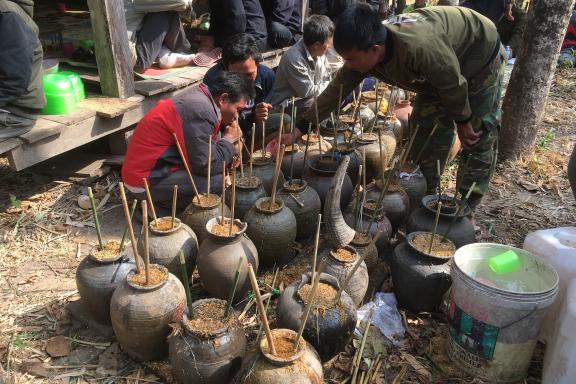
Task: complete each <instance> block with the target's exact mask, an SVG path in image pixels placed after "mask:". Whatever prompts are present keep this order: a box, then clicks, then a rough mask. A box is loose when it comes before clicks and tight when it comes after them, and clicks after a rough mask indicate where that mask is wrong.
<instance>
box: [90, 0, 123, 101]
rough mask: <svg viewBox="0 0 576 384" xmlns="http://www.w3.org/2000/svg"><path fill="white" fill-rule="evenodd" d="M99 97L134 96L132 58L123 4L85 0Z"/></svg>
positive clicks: (117, 1) (109, 0) (111, 1)
mask: <svg viewBox="0 0 576 384" xmlns="http://www.w3.org/2000/svg"><path fill="white" fill-rule="evenodd" d="M88 8H90V20H91V22H92V32H93V34H94V53H95V54H96V62H97V63H98V74H99V75H100V86H101V88H102V94H103V95H105V96H113V97H119V98H123V99H125V98H128V97H130V96H132V95H134V75H133V72H132V55H131V53H130V47H129V45H128V34H127V32H126V18H125V16H124V2H123V1H122V0H88Z"/></svg>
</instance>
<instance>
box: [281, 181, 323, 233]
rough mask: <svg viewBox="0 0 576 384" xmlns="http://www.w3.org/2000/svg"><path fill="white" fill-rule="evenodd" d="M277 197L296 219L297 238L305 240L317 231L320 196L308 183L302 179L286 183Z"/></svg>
mask: <svg viewBox="0 0 576 384" xmlns="http://www.w3.org/2000/svg"><path fill="white" fill-rule="evenodd" d="M277 197H278V198H279V199H282V201H283V202H284V205H286V207H288V208H290V210H291V211H292V213H294V216H295V217H296V238H297V239H305V238H307V237H310V236H312V235H313V234H314V233H315V231H316V222H317V220H318V214H319V213H320V207H321V206H322V204H321V202H320V196H318V192H316V191H315V190H314V189H313V188H310V187H309V186H308V183H307V182H305V181H304V180H301V179H294V180H292V181H286V182H285V183H284V186H283V187H282V189H280V190H279V191H278V194H277Z"/></svg>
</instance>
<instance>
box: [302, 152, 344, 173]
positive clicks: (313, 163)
mask: <svg viewBox="0 0 576 384" xmlns="http://www.w3.org/2000/svg"><path fill="white" fill-rule="evenodd" d="M328 157H330V158H332V155H322V157H320V155H314V156H311V157H310V160H309V161H308V168H310V169H311V170H313V171H314V172H316V173H318V174H321V175H329V176H332V175H334V174H335V173H336V169H337V167H336V168H335V169H334V170H333V171H332V170H326V169H322V168H319V165H320V160H321V158H328ZM336 162H337V163H338V161H336Z"/></svg>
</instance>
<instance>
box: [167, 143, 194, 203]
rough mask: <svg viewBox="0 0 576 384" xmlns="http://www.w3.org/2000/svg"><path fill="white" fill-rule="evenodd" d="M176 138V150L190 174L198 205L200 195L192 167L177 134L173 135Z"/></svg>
mask: <svg viewBox="0 0 576 384" xmlns="http://www.w3.org/2000/svg"><path fill="white" fill-rule="evenodd" d="M172 136H174V141H175V142H176V148H177V149H178V153H179V154H180V160H182V164H184V168H185V169H186V173H187V174H188V178H189V179H190V184H192V189H194V194H195V195H196V199H197V200H198V203H200V194H199V193H198V188H196V183H195V182H194V179H193V178H192V172H191V171H190V167H189V166H188V160H187V159H186V157H185V156H184V152H183V151H182V147H181V146H180V142H179V141H178V136H176V133H175V132H174V133H172Z"/></svg>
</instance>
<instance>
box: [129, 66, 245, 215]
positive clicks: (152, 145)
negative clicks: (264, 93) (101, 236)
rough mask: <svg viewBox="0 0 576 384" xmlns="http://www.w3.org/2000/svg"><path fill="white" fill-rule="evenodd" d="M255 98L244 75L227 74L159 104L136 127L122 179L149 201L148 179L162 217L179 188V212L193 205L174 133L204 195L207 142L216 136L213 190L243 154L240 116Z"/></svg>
mask: <svg viewBox="0 0 576 384" xmlns="http://www.w3.org/2000/svg"><path fill="white" fill-rule="evenodd" d="M253 97H254V86H253V85H252V82H251V81H250V80H249V79H248V78H247V77H246V76H244V75H241V74H238V73H233V72H222V73H220V74H219V75H218V76H215V77H214V78H212V79H211V80H210V81H206V82H205V83H203V84H200V85H198V86H196V87H193V88H190V89H189V90H188V91H186V92H184V93H181V94H180V95H178V96H176V97H174V98H172V99H168V100H162V101H160V102H158V104H157V105H156V106H155V107H154V108H153V109H152V110H151V111H150V112H148V113H147V114H146V116H144V118H143V119H142V120H140V123H138V125H137V126H136V129H135V130H134V134H133V135H132V138H131V139H130V143H129V144H128V151H127V152H126V157H125V159H124V164H123V166H122V180H123V181H124V183H125V185H126V187H127V188H128V190H130V191H131V192H132V193H134V194H135V197H136V198H137V199H144V198H145V190H144V179H146V180H147V181H148V183H149V184H150V192H151V195H152V199H153V200H154V203H155V206H156V209H157V210H160V211H162V213H160V212H158V215H159V216H160V215H163V214H164V211H166V213H167V212H169V207H170V206H171V199H172V188H173V187H174V185H178V207H179V208H183V207H185V206H186V205H187V204H188V203H190V201H191V199H192V197H193V196H194V191H193V188H192V185H191V184H190V180H189V178H188V175H187V173H186V170H185V169H184V166H183V163H182V161H181V158H180V155H179V153H178V149H177V148H176V142H175V140H174V135H173V134H174V133H176V136H177V137H178V141H179V142H180V146H181V147H182V151H183V152H184V156H185V157H186V159H187V162H188V165H189V166H190V169H191V171H192V175H193V178H194V182H195V184H196V186H197V188H198V191H199V193H205V191H206V187H207V185H206V184H207V179H206V175H207V173H208V145H209V144H208V143H209V137H210V136H212V157H211V172H210V173H211V182H210V184H211V186H210V187H211V190H212V191H219V190H220V189H219V188H220V186H221V184H222V172H223V169H222V161H225V162H226V165H230V164H231V163H232V162H233V160H234V159H235V157H236V155H238V154H239V153H240V150H241V148H242V147H241V145H242V144H241V143H240V141H239V138H240V137H241V135H242V131H241V130H240V129H239V128H238V124H237V117H238V111H239V110H242V109H243V108H244V105H245V104H246V101H247V100H250V99H252V98H253Z"/></svg>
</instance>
